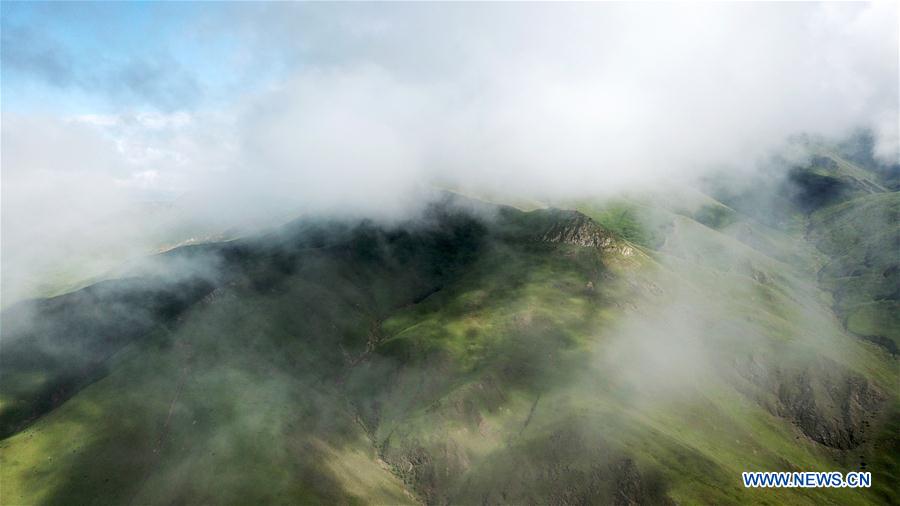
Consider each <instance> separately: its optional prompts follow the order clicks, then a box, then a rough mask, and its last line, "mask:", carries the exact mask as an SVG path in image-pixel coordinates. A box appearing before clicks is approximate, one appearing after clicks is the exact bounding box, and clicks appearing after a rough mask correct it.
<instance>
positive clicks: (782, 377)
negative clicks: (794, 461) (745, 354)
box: [737, 359, 885, 450]
mask: <svg viewBox="0 0 900 506" xmlns="http://www.w3.org/2000/svg"><path fill="white" fill-rule="evenodd" d="M737 371H738V374H740V375H741V376H742V377H743V378H744V379H746V380H748V381H750V382H751V383H752V384H754V385H755V386H757V387H760V388H761V390H762V392H757V393H756V394H751V395H756V396H759V395H760V393H761V394H762V395H763V396H764V397H765V398H767V399H769V401H768V402H767V401H766V400H763V401H762V402H761V403H762V404H764V405H766V406H767V407H768V409H769V411H770V412H772V414H774V415H776V416H780V417H782V418H786V419H788V420H791V421H792V422H793V423H794V424H796V426H797V427H798V428H799V429H800V430H801V431H802V432H803V433H804V434H805V435H806V436H807V437H809V438H810V439H812V440H813V441H816V442H817V443H819V444H822V445H824V446H827V447H829V448H834V449H838V450H849V449H853V448H856V447H857V446H859V445H860V444H862V443H863V442H864V440H865V428H866V426H867V425H868V424H869V421H870V420H871V419H872V418H873V417H874V416H875V415H876V414H877V413H878V411H879V409H880V407H881V404H882V403H883V402H884V400H885V396H884V394H883V393H882V392H881V391H880V390H879V389H878V388H877V387H876V386H875V385H874V384H872V383H871V382H870V381H869V380H867V379H866V378H864V377H862V376H860V375H858V374H856V373H853V372H851V371H848V370H846V369H845V368H843V367H841V366H839V365H837V364H835V363H833V362H831V361H829V360H826V359H822V360H820V361H818V362H817V363H815V364H813V365H811V366H808V367H806V368H804V369H801V370H790V371H789V370H773V369H767V368H766V367H765V366H764V365H762V362H760V361H756V360H751V361H749V362H748V363H745V364H742V365H739V366H738V367H737Z"/></svg>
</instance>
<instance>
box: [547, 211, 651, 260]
mask: <svg viewBox="0 0 900 506" xmlns="http://www.w3.org/2000/svg"><path fill="white" fill-rule="evenodd" d="M540 240H541V241H543V242H548V243H556V244H571V245H574V246H582V247H590V248H600V249H602V250H604V251H617V252H619V253H621V254H623V255H625V256H629V255H631V254H633V253H634V249H633V248H632V247H631V246H628V245H627V244H625V243H623V242H621V241H619V240H617V239H616V238H615V237H614V236H613V235H612V234H610V233H609V232H608V231H606V230H605V229H604V228H603V227H601V226H600V225H598V224H597V222H595V221H594V220H592V219H591V218H589V217H588V216H586V215H584V214H582V213H580V212H578V211H566V212H565V214H563V215H562V216H560V218H559V219H557V220H555V221H554V222H552V223H551V224H550V226H549V227H547V228H546V229H545V230H544V231H543V232H542V233H541V235H540Z"/></svg>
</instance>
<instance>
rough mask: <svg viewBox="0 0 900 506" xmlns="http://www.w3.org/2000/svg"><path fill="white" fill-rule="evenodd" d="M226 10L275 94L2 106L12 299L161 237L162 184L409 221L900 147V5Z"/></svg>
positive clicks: (205, 208)
mask: <svg viewBox="0 0 900 506" xmlns="http://www.w3.org/2000/svg"><path fill="white" fill-rule="evenodd" d="M225 22H232V23H233V24H234V26H233V27H232V28H233V29H234V33H235V34H236V35H235V37H238V40H239V41H240V44H238V46H239V47H240V48H241V49H240V51H239V52H238V54H235V55H234V57H235V58H236V59H238V60H246V59H248V58H249V59H253V58H258V59H259V61H260V62H262V63H260V65H263V64H265V65H268V66H271V67H273V68H279V69H282V71H281V72H279V73H277V76H278V77H277V78H276V79H273V80H272V81H271V82H269V83H268V84H266V85H265V87H264V88H263V89H261V88H260V87H258V86H255V87H253V88H252V89H247V90H246V92H244V93H241V94H237V95H235V96H234V97H233V100H230V101H227V102H226V103H225V104H224V105H217V106H216V107H214V108H210V109H204V110H186V111H181V112H177V113H172V112H165V113H160V112H152V111H150V112H147V111H144V110H143V109H146V107H142V106H139V105H136V106H135V108H134V109H133V110H127V111H126V110H123V111H122V112H121V113H119V114H113V115H109V114H107V115H80V116H79V115H76V116H72V115H67V116H65V117H62V116H60V117H37V116H30V115H28V114H27V113H24V114H23V113H21V112H17V113H16V114H15V115H13V114H10V113H6V112H5V113H4V116H3V132H2V144H3V146H2V147H3V155H4V158H3V241H2V247H3V260H4V262H3V276H4V297H9V296H13V297H15V296H16V295H14V293H15V290H14V289H13V288H10V286H9V281H10V280H11V279H13V277H12V276H13V274H15V276H16V277H17V278H21V279H31V278H33V276H35V275H37V273H38V272H41V271H42V269H46V267H47V266H48V265H54V264H55V263H57V262H58V261H59V258H60V257H61V256H64V255H65V256H70V253H71V250H73V249H80V250H81V251H90V250H92V249H96V247H97V245H105V244H108V243H115V244H119V245H120V246H121V245H123V244H124V245H127V244H129V243H131V242H135V243H141V244H142V246H141V247H140V248H137V250H139V251H142V252H146V248H145V246H143V243H144V242H146V241H138V240H136V239H135V237H141V236H142V235H146V233H145V232H146V229H145V227H146V226H147V225H146V224H145V223H144V221H146V220H144V218H146V213H143V212H141V211H140V210H137V208H136V207H135V202H140V201H145V202H146V201H153V200H172V199H173V198H174V197H176V196H177V197H178V198H179V200H177V201H176V205H177V206H178V207H179V209H180V211H179V212H180V213H182V214H180V215H179V216H180V218H179V219H182V218H183V219H184V220H194V221H199V222H204V223H208V222H211V221H215V222H217V223H218V224H219V225H221V226H225V225H227V224H228V223H238V222H240V223H244V222H248V221H251V222H253V221H255V222H265V220H267V219H268V218H269V217H272V216H287V215H291V214H292V213H301V212H310V213H329V214H334V213H340V214H350V215H365V216H374V217H396V216H398V215H405V214H408V213H410V212H415V210H416V209H417V208H418V206H420V205H421V200H420V199H419V198H417V195H418V194H419V189H421V188H428V187H431V186H435V185H437V186H440V187H450V188H459V189H466V190H470V191H476V192H484V193H492V194H496V193H507V194H510V195H517V196H522V195H526V196H530V197H535V198H548V199H549V198H552V199H559V198H576V197H583V196H587V195H600V194H605V193H610V192H616V191H621V190H625V189H634V188H636V187H640V186H641V185H646V184H650V183H656V182H659V181H661V180H662V181H668V180H679V181H683V180H690V179H693V178H696V177H699V176H702V175H703V174H706V173H708V172H709V171H710V170H721V169H722V168H723V167H728V168H731V169H733V170H735V171H741V170H753V168H754V166H755V164H756V163H757V162H758V161H759V160H760V159H762V158H763V157H764V156H765V155H767V154H768V153H770V152H771V150H773V149H776V148H777V147H778V146H780V145H782V144H783V143H784V142H785V140H786V139H787V138H788V137H790V136H792V135H795V134H798V133H808V134H813V135H820V136H825V137H832V138H838V137H841V136H844V135H847V134H849V133H850V132H852V131H853V130H855V129H858V128H871V129H873V130H874V131H875V133H876V139H877V142H876V152H877V154H878V156H879V157H881V159H882V160H883V161H885V163H897V161H898V131H897V124H898V93H900V92H898V90H900V88H898V42H897V41H898V29H897V26H898V24H897V9H896V5H895V4H891V3H880V4H852V5H846V4H690V5H674V4H668V5H657V4H653V5H650V4H637V5H621V4H608V3H602V4H527V5H526V4H494V5H489V4H459V5H449V4H440V5H437V4H434V5H404V4H395V5H384V6H379V7H378V8H374V7H373V6H368V5H317V4H278V5H265V6H237V5H234V6H230V7H229V8H227V9H225V10H224V11H222V10H217V11H215V12H213V10H212V9H210V13H209V15H208V16H205V17H202V18H201V19H200V20H199V21H198V30H199V31H200V33H201V34H202V35H201V37H203V36H205V37H216V36H221V33H220V32H219V31H218V30H216V29H214V28H215V27H219V28H222V27H224V26H225V25H223V23H225ZM201 40H202V38H201ZM60 54H64V52H55V53H54V55H57V56H58V55H60ZM26 56H27V55H24V56H23V58H25V57H26ZM39 56H40V55H39ZM44 56H46V55H44ZM54 61H55V60H54ZM17 65H19V66H22V65H25V66H27V65H28V61H18V62H17ZM56 66H57V67H60V68H63V67H61V66H60V65H56ZM240 68H245V69H252V68H255V67H253V66H243V67H240ZM157 70H159V69H157ZM177 70H178V71H179V72H181V71H182V70H183V69H177ZM139 77H140V76H138V78H139ZM138 80H140V79H138ZM126 84H128V83H126ZM132 84H134V83H131V84H128V86H132ZM101 91H102V90H101ZM217 104H220V103H219V102H217ZM4 105H7V104H4ZM152 108H153V107H152V103H151V109H152ZM156 109H157V110H163V111H165V110H166V108H165V107H156ZM142 111H143V112H142ZM98 222H103V223H107V224H108V225H107V226H103V227H99V226H96V224H97V223H98ZM60 244H62V245H60ZM85 245H89V246H90V247H86V246H85ZM126 249H128V248H127V247H126ZM32 281H33V280H32Z"/></svg>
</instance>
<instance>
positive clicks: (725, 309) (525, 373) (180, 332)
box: [0, 194, 900, 504]
mask: <svg viewBox="0 0 900 506" xmlns="http://www.w3.org/2000/svg"><path fill="white" fill-rule="evenodd" d="M453 200H455V203H454V202H451V203H447V204H445V205H444V206H439V207H437V208H436V209H435V210H433V211H432V212H431V213H429V214H428V215H427V217H426V219H424V220H422V221H421V222H417V223H410V224H404V225H400V226H396V227H390V228H383V227H378V226H375V225H371V224H368V225H365V224H364V225H361V226H358V227H352V226H348V225H344V224H340V223H331V224H322V225H316V224H310V223H298V224H295V225H294V226H292V227H288V228H286V229H285V230H283V231H281V232H279V233H276V234H274V235H272V236H267V237H260V238H255V239H249V240H246V241H242V242H238V243H228V244H227V245H218V246H208V247H204V248H200V249H198V248H193V249H188V250H183V251H181V252H173V253H172V254H170V256H169V257H166V258H165V259H164V265H165V264H166V262H175V261H176V260H177V261H179V262H181V261H182V260H184V259H185V258H189V259H191V261H192V262H199V263H201V264H203V265H206V264H207V263H208V262H207V261H208V257H207V256H205V255H209V254H212V255H214V258H216V259H218V261H219V262H220V264H219V266H220V271H217V272H216V273H215V274H214V275H211V276H209V277H208V278H204V279H211V282H212V283H213V285H214V289H212V290H211V291H210V292H209V293H206V294H205V295H204V296H203V297H202V299H200V300H198V301H196V302H194V303H192V304H191V305H190V307H188V308H187V309H184V310H181V311H178V312H177V313H172V314H169V315H168V316H167V317H166V318H162V319H160V318H156V319H154V320H153V323H154V325H150V326H148V328H147V329H146V330H145V332H143V333H141V334H140V335H135V336H132V338H131V339H129V340H127V342H118V341H116V342H114V343H113V344H114V345H115V351H116V352H115V354H112V355H110V356H109V358H106V359H104V360H102V361H101V362H102V363H101V364H100V365H102V367H100V365H98V366H97V367H93V368H91V367H88V368H86V369H85V368H82V369H79V371H81V374H83V375H84V377H81V376H78V374H77V373H76V374H75V379H74V380H73V379H71V377H72V374H73V373H72V372H71V371H66V372H67V374H68V376H66V375H64V374H61V373H58V372H56V369H52V368H48V367H47V366H46V364H42V363H38V364H37V365H32V366H31V368H28V367H24V366H23V367H20V368H18V369H16V370H15V371H14V373H10V374H6V373H5V372H4V382H3V384H4V388H3V394H4V396H5V398H10V399H13V402H19V403H22V402H26V403H27V400H28V399H29V396H33V395H36V394H37V393H39V392H43V391H46V390H47V387H46V385H47V384H50V385H58V384H64V385H71V388H69V389H68V390H66V392H65V395H63V396H62V397H61V398H60V399H56V400H55V401H54V402H50V403H45V404H42V405H38V406H37V407H34V406H33V405H32V404H28V406H31V407H30V408H29V409H31V411H27V410H26V411H24V412H23V411H22V410H21V409H19V410H18V411H16V410H12V411H8V412H9V413H11V414H10V415H8V416H9V417H10V420H12V421H11V422H10V424H9V426H10V427H14V429H11V430H13V431H14V432H15V433H14V434H11V435H9V436H8V437H6V438H5V439H4V440H3V441H2V442H0V459H2V460H0V494H2V502H3V504H72V503H77V504H120V503H130V504H161V503H187V504H194V503H217V504H225V503H230V504H247V503H284V504H298V503H304V504H305V503H310V504H315V503H320V504H335V503H343V504H348V503H371V504H399V503H405V502H425V503H429V504H446V503H453V504H524V503H538V504H550V503H560V504H570V503H620V504H635V503H637V504H664V503H667V502H672V501H674V502H677V503H680V504H697V503H702V504H738V503H740V504H743V503H758V504H776V503H777V504H784V503H788V504H883V503H890V502H897V501H898V500H900V498H898V496H897V491H896V490H895V489H896V487H895V486H894V485H895V483H896V482H897V479H898V468H897V465H898V463H897V462H896V460H895V459H896V457H895V455H896V454H897V450H898V448H897V435H898V433H897V429H898V428H897V426H896V422H895V421H892V420H896V419H897V416H896V415H897V414H898V398H897V396H898V391H897V382H896V379H897V373H898V371H897V364H896V359H895V358H894V357H892V356H891V355H890V354H888V353H886V352H885V351H884V349H883V348H881V347H879V346H876V345H874V344H871V343H869V342H867V341H864V340H860V339H857V338H856V337H854V336H853V335H851V334H848V333H847V332H846V331H845V330H844V328H843V327H842V325H841V321H840V320H839V319H837V318H835V317H834V315H833V313H832V312H831V307H830V306H831V296H830V294H829V293H827V292H825V291H822V290H821V288H820V287H819V286H818V285H817V280H816V277H815V273H816V271H817V270H818V267H819V266H821V265H823V264H825V263H826V262H829V261H830V259H829V258H828V257H826V255H825V254H823V253H822V252H821V251H819V250H817V249H816V248H815V247H813V246H812V245H811V244H809V243H807V242H806V241H805V240H804V239H803V237H802V236H800V235H796V234H793V235H792V234H791V233H788V232H784V231H779V230H776V229H774V228H772V227H770V226H766V225H762V224H760V223H759V222H757V221H755V220H753V219H750V218H747V217H746V215H744V214H742V213H741V212H739V211H736V210H735V209H734V208H732V207H728V206H725V205H724V204H721V203H719V202H716V201H715V200H713V199H711V198H709V197H706V196H702V195H699V194H698V195H695V196H694V197H692V198H691V199H689V200H691V201H692V202H694V203H693V204H692V205H691V206H684V205H682V204H681V202H684V201H685V200H684V199H679V198H677V197H673V198H671V199H670V200H669V201H663V200H660V199H647V200H629V201H617V202H614V203H608V202H583V203H579V205H578V208H579V209H581V210H583V211H584V212H585V213H586V215H588V216H591V217H594V218H596V220H597V222H599V223H602V224H605V225H607V226H608V229H611V230H614V231H616V232H618V233H620V234H623V235H624V236H625V237H627V238H628V239H630V240H631V241H633V242H629V241H626V240H623V239H621V238H617V237H616V236H615V234H613V233H611V232H609V230H608V229H607V228H603V227H602V226H600V225H598V224H597V222H594V221H591V220H589V219H587V218H586V217H585V216H583V215H579V214H576V213H573V212H568V211H559V210H552V209H551V210H537V211H533V212H529V213H524V212H520V211H517V210H515V209H512V208H496V207H493V206H490V205H488V204H484V203H470V202H465V201H464V200H462V199H453ZM676 202H677V203H678V204H677V205H676ZM851 202H856V201H851ZM848 204H849V203H848ZM188 253H190V254H188ZM191 272H193V271H191ZM167 286H168V285H167ZM92 307H93V306H88V309H90V308H92ZM88 309H85V310H84V311H86V312H90V311H88ZM12 316H15V315H12ZM12 316H11V315H10V313H5V314H4V320H6V321H9V319H10V318H11V317H12ZM69 337H71V336H69ZM75 337H76V338H79V336H78V335H76V336H75ZM88 337H90V336H80V338H82V339H87V338H88ZM23 339H26V340H25V341H21V342H23V343H26V344H20V345H18V346H21V347H22V351H21V353H23V354H24V353H27V351H28V349H29V348H28V345H27V343H28V342H29V341H27V336H19V335H13V336H11V335H10V331H9V330H8V327H6V330H4V346H6V343H9V342H17V340H23ZM31 339H32V340H33V338H31ZM48 339H49V338H48ZM50 341H52V339H50ZM50 341H48V342H40V343H39V345H40V349H41V350H47V349H54V346H56V344H54V342H50ZM89 342H90V341H89ZM107 351H108V350H107ZM90 356H91V357H92V356H93V355H90ZM5 359H6V357H3V358H0V360H5ZM94 362H95V361H90V360H89V361H86V362H85V363H87V364H93V363H94ZM6 363H8V362H6ZM37 374H43V375H44V376H47V375H49V376H50V379H46V378H45V379H44V380H43V382H38V383H37V384H35V383H34V378H33V377H34V375H37ZM54 375H56V376H54ZM57 376H59V377H57ZM60 378H62V379H60ZM60 382H62V383H60ZM51 390H52V389H51ZM8 402H9V401H8ZM8 402H7V403H5V404H4V405H3V407H2V408H0V409H4V410H6V409H7V405H8ZM892 424H893V425H892ZM861 468H864V469H867V470H871V471H872V472H873V474H874V484H875V486H874V487H873V488H872V489H869V490H824V489H780V490H746V489H744V488H743V487H742V486H741V483H740V473H741V472H742V471H747V470H829V471H830V470H842V471H846V470H857V469H861Z"/></svg>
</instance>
